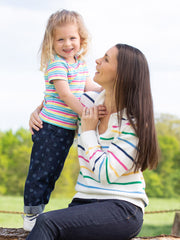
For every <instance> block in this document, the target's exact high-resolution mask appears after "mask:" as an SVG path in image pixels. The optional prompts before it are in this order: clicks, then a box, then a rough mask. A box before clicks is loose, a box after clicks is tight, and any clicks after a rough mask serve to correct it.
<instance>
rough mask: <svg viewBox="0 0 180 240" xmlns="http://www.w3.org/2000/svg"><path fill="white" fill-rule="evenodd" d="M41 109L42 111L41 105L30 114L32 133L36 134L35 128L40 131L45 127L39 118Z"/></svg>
mask: <svg viewBox="0 0 180 240" xmlns="http://www.w3.org/2000/svg"><path fill="white" fill-rule="evenodd" d="M40 111H41V107H40V106H39V107H37V108H36V109H35V110H34V112H32V113H31V115H30V119H29V130H30V132H31V133H32V135H33V134H34V132H33V129H34V130H36V131H39V130H40V129H41V128H42V127H43V125H42V121H41V119H40V118H39V113H40Z"/></svg>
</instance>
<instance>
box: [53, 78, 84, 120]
mask: <svg viewBox="0 0 180 240" xmlns="http://www.w3.org/2000/svg"><path fill="white" fill-rule="evenodd" d="M53 83H54V86H55V88H56V91H57V93H58V94H59V96H60V98H61V99H62V100H63V101H64V102H65V103H66V104H67V105H68V106H69V107H70V108H71V109H72V110H73V111H74V112H76V113H77V114H78V115H79V116H81V115H82V111H83V106H82V104H81V103H80V101H79V100H78V99H77V98H76V97H75V96H74V95H73V94H72V92H71V90H70V88H69V84H68V83H67V82H66V81H64V80H54V81H53Z"/></svg>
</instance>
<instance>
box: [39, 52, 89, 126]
mask: <svg viewBox="0 0 180 240" xmlns="http://www.w3.org/2000/svg"><path fill="white" fill-rule="evenodd" d="M88 76H89V73H88V69H87V65H86V63H85V62H84V61H82V60H78V59H77V60H76V62H75V63H73V64H69V63H67V62H66V60H65V59H64V58H61V57H59V56H57V55H55V56H54V59H53V60H52V61H50V62H49V64H48V66H47V70H46V72H45V75H44V78H45V92H44V94H45V96H44V106H43V109H42V111H41V112H40V118H41V120H42V121H44V122H47V123H50V124H53V125H56V126H59V127H63V128H66V129H71V130H74V129H76V127H77V113H75V112H74V111H73V110H71V108H70V107H68V105H67V104H66V103H65V102H64V101H63V100H61V97H60V96H59V95H58V93H57V92H56V89H55V86H54V84H53V80H58V79H59V80H60V81H61V80H63V81H67V82H68V84H69V88H70V90H71V92H72V93H73V95H74V96H76V97H77V99H80V97H81V95H82V93H83V92H84V88H85V82H86V78H87V77H88Z"/></svg>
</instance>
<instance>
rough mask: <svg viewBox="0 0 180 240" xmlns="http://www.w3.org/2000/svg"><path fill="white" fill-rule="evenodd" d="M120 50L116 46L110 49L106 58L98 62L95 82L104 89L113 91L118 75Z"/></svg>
mask: <svg viewBox="0 0 180 240" xmlns="http://www.w3.org/2000/svg"><path fill="white" fill-rule="evenodd" d="M117 54H118V49H117V48H116V47H115V46H114V47H112V48H110V49H109V50H108V51H107V52H106V53H105V55H104V57H102V58H99V59H97V60H96V64H97V65H96V70H97V72H96V73H95V76H94V81H95V82H97V83H98V84H100V85H101V86H102V87H103V88H104V89H113V86H114V82H115V79H116V73H117Z"/></svg>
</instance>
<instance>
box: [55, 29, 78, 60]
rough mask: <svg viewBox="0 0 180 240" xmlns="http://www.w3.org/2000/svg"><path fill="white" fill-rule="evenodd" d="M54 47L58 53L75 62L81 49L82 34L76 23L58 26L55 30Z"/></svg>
mask: <svg viewBox="0 0 180 240" xmlns="http://www.w3.org/2000/svg"><path fill="white" fill-rule="evenodd" d="M53 48H54V51H55V52H56V54H57V55H59V56H61V57H63V58H64V59H65V60H66V61H67V62H71V63H74V62H75V58H74V57H75V56H76V55H77V53H78V52H79V50H80V36H79V33H78V27H77V25H76V24H65V25H62V26H58V27H57V28H56V29H55V31H54V41H53Z"/></svg>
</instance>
